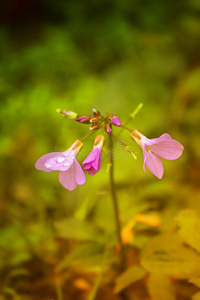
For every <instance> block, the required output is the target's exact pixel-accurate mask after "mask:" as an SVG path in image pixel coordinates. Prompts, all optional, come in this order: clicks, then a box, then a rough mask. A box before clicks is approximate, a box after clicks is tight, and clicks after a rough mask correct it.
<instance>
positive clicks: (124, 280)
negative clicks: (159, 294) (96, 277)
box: [114, 266, 147, 293]
mask: <svg viewBox="0 0 200 300" xmlns="http://www.w3.org/2000/svg"><path fill="white" fill-rule="evenodd" d="M146 274H147V271H146V270H145V269H143V268H141V267H139V266H132V267H130V268H128V269H127V270H126V271H125V272H124V273H122V274H121V275H120V276H119V277H118V278H117V280H116V285H115V289H114V292H115V293H119V292H120V291H121V290H123V289H124V288H125V287H127V286H128V285H130V284H131V283H133V282H135V281H137V280H140V279H142V278H143V277H144V276H145V275H146Z"/></svg>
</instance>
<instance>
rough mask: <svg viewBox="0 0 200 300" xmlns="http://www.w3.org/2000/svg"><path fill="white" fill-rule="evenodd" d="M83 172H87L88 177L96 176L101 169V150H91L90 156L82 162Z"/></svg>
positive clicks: (96, 148)
mask: <svg viewBox="0 0 200 300" xmlns="http://www.w3.org/2000/svg"><path fill="white" fill-rule="evenodd" d="M82 166H83V167H84V168H83V170H84V171H88V174H89V175H94V174H96V173H97V172H98V171H99V169H100V167H101V150H100V149H99V148H98V147H95V148H93V150H92V151H91V152H90V154H89V155H88V156H87V157H86V159H85V160H84V161H83V163H82Z"/></svg>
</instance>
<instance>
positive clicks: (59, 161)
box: [44, 150, 75, 171]
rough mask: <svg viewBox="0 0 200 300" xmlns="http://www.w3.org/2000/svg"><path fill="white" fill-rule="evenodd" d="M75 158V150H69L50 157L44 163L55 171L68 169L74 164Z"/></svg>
mask: <svg viewBox="0 0 200 300" xmlns="http://www.w3.org/2000/svg"><path fill="white" fill-rule="evenodd" d="M74 159H75V154H74V151H69V150H68V151H65V152H61V153H59V154H58V155H57V156H55V157H53V158H50V159H48V160H47V161H46V162H45V164H44V165H45V167H46V168H49V169H51V170H53V171H67V170H68V169H69V168H70V167H71V165H72V164H73V162H74Z"/></svg>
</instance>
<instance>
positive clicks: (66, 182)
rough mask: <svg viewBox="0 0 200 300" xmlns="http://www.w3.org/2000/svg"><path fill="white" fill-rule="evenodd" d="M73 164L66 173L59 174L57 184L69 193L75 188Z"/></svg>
mask: <svg viewBox="0 0 200 300" xmlns="http://www.w3.org/2000/svg"><path fill="white" fill-rule="evenodd" d="M75 173H76V171H75V164H74V163H73V164H72V166H71V168H70V169H69V170H67V171H64V172H63V171H60V172H59V182H60V184H62V186H63V187H64V188H66V189H67V190H69V191H73V190H74V189H75V188H76V187H77V182H76V175H75Z"/></svg>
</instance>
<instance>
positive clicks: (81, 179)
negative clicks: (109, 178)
mask: <svg viewBox="0 0 200 300" xmlns="http://www.w3.org/2000/svg"><path fill="white" fill-rule="evenodd" d="M74 166H75V176H76V182H77V184H79V185H82V184H84V183H85V182H86V177H85V174H84V172H83V170H82V168H81V166H80V164H79V163H78V161H77V160H76V159H75V161H74Z"/></svg>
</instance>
